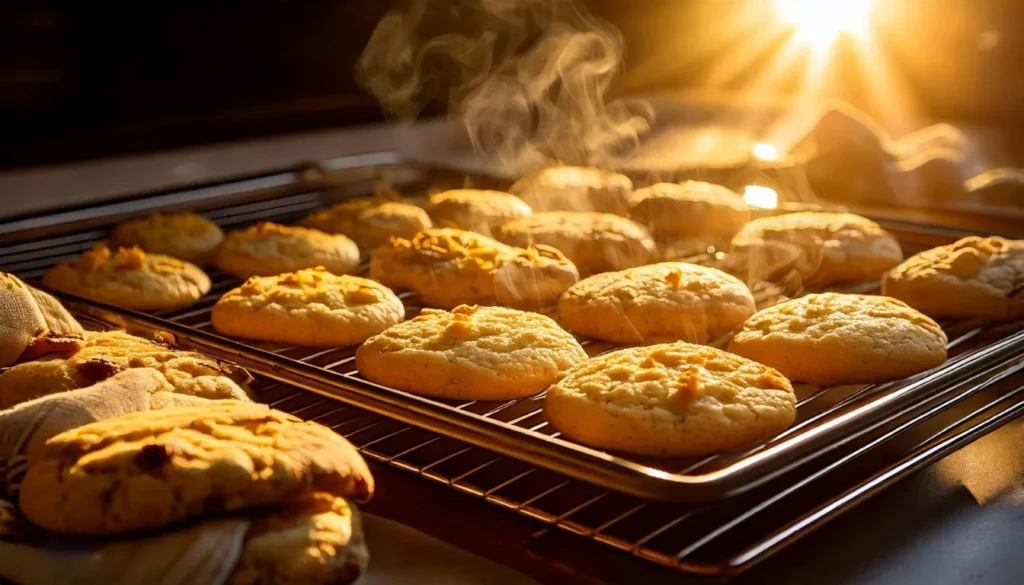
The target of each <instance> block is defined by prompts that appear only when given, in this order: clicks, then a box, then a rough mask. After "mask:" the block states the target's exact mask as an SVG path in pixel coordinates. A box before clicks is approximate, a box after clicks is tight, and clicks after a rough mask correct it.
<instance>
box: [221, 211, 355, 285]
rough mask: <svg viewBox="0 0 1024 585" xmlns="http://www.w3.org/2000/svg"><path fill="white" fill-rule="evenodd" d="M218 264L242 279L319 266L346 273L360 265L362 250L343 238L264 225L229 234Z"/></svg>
mask: <svg viewBox="0 0 1024 585" xmlns="http://www.w3.org/2000/svg"><path fill="white" fill-rule="evenodd" d="M214 263H215V264H216V265H217V268H219V269H221V270H222V271H224V272H227V273H228V274H231V275H234V276H237V277H239V278H249V277H250V276H273V275H275V274H281V273H283V272H295V271H296V270H302V269H303V268H315V267H317V266H323V267H324V268H326V269H327V270H328V271H330V272H333V273H335V274H344V273H346V272H350V271H351V270H352V269H354V268H355V267H356V266H357V265H358V264H359V248H358V247H357V246H356V244H355V242H353V241H352V240H350V239H348V238H347V237H345V236H342V235H338V234H325V233H324V232H322V231H320V230H314V229H309V228H304V227H293V226H284V225H280V224H276V223H267V222H264V223H258V224H256V225H254V226H252V227H250V228H248V229H245V230H240V231H234V232H231V233H230V234H228V236H227V238H225V239H224V243H222V244H221V245H220V247H219V248H217V253H216V256H215V259H214Z"/></svg>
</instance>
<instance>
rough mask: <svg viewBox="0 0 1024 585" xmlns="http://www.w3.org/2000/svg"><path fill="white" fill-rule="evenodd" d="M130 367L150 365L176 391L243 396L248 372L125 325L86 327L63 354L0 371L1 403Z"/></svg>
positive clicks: (70, 387) (63, 389) (80, 384)
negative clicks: (80, 341) (80, 340)
mask: <svg viewBox="0 0 1024 585" xmlns="http://www.w3.org/2000/svg"><path fill="white" fill-rule="evenodd" d="M132 368H154V369H156V370H158V371H159V372H161V373H162V374H163V375H164V377H166V379H167V381H168V383H170V385H171V386H172V387H173V388H174V391H175V392H177V393H179V394H188V395H192V396H199V397H202V398H233V399H236V400H247V399H248V398H247V396H246V394H245V391H244V390H243V389H242V388H241V387H240V386H239V384H241V385H246V384H248V381H249V375H248V374H247V373H246V372H245V370H242V369H240V368H236V367H234V366H229V365H226V364H223V363H221V362H218V361H216V360H214V359H212V358H209V357H206V356H204V355H202V354H198V353H192V352H185V351H174V350H171V349H168V348H166V347H163V346H160V345H157V344H155V343H152V342H150V341H147V340H145V339H142V338H141V337H135V336H134V335H129V334H127V333H125V332H124V331H105V332H101V333H95V332H87V333H86V334H85V345H84V346H83V347H82V349H81V350H79V351H78V352H77V353H75V354H74V355H72V356H71V357H69V358H67V359H62V358H60V357H56V356H48V357H46V358H43V359H40V360H37V361H33V362H25V363H22V364H18V365H16V366H13V367H11V368H8V369H7V370H6V371H4V373H3V374H0V408H9V407H11V406H14V405H15V404H19V403H21V402H25V401H28V400H32V399H33V398H38V397H40V396H46V395H48V394H55V393H57V392H66V391H68V390H75V389H77V388H86V387H88V386H92V385H93V384H96V383H98V382H102V381H103V380H106V379H107V378H110V377H112V376H113V375H115V374H117V373H118V372H121V371H124V370H128V369H132Z"/></svg>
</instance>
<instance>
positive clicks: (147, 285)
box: [43, 244, 210, 311]
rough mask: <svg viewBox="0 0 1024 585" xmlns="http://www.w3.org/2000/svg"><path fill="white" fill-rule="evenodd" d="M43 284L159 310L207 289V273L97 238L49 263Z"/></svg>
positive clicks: (112, 302) (194, 297)
mask: <svg viewBox="0 0 1024 585" xmlns="http://www.w3.org/2000/svg"><path fill="white" fill-rule="evenodd" d="M43 285H44V286H47V287H49V288H52V289H54V290H58V291H61V292H65V293H68V294H73V295H76V296H79V297H82V298H86V299H89V300H92V301H98V302H100V303H106V304H108V305H113V306H115V307H121V308H122V309H132V310H135V311H160V310H169V309H181V308H184V307H187V306H189V305H191V304H193V303H195V302H196V301H198V300H199V299H201V298H202V297H203V295H205V294H206V293H207V292H209V291H210V278H209V277H208V276H206V273H205V272H203V271H202V270H200V269H199V267H198V266H196V265H195V264H190V263H188V262H185V261H182V260H177V259H175V258H171V257H170V256H164V255H163V254H148V253H146V252H143V251H142V249H140V248H118V249H117V250H116V251H111V249H110V248H108V247H107V246H106V245H105V244H99V245H97V246H96V247H95V248H93V249H92V250H89V251H88V252H86V253H84V254H82V256H81V257H80V258H78V259H76V260H71V261H68V262H61V263H60V264H58V265H56V266H54V267H53V268H51V269H50V270H49V271H48V272H47V273H46V274H45V275H44V276H43Z"/></svg>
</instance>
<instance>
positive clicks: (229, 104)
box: [0, 0, 1024, 169]
mask: <svg viewBox="0 0 1024 585" xmlns="http://www.w3.org/2000/svg"><path fill="white" fill-rule="evenodd" d="M436 1H438V2H443V1H444V0H436ZM765 1H766V0H749V1H744V0H690V1H683V0H643V1H627V0H587V2H586V3H587V4H588V6H589V7H590V8H591V10H592V11H593V12H594V13H596V14H597V15H598V16H600V17H602V18H605V19H607V20H609V21H611V22H612V23H614V24H615V25H616V26H618V27H619V28H620V29H621V30H622V32H623V35H624V37H625V41H626V47H627V53H626V73H625V74H624V75H623V76H622V77H621V78H620V79H619V81H618V82H617V85H616V86H615V87H614V88H613V91H614V92H616V93H620V94H621V93H649V92H655V91H662V90H674V89H694V88H702V87H705V86H706V85H707V83H708V80H709V78H710V77H712V76H711V72H712V71H713V70H714V68H715V67H716V66H719V65H720V64H721V63H722V61H723V59H724V58H725V57H726V56H727V55H728V54H729V53H730V51H734V50H735V49H736V47H737V46H739V45H740V44H742V43H743V41H744V39H746V38H749V36H750V35H752V34H755V33H756V32H757V30H758V29H759V28H761V27H763V26H765V19H764V16H763V12H761V13H759V12H757V11H756V10H755V11H754V12H750V13H747V12H744V11H747V10H749V9H750V7H751V6H755V5H758V3H759V2H760V3H761V4H762V5H763V3H764V2H765ZM391 4H392V2H391V1H389V0H274V1H269V0H247V1H245V2H241V1H233V0H223V1H219V2H201V1H190V0H183V1H179V2H160V3H156V2H106V1H102V0H101V1H100V2H71V1H68V2H53V1H50V0H31V1H10V0H0V169H2V168H11V167H24V166H30V165H38V164H45V163H53V162H60V161H69V160H81V159H88V158H93V157H99V156H108V155H113V154H119V153H128V152H140V151H150V150H157V149H165V148H174V147H181V146H188V145H193V144H200V143H209V142H218V141H225V140H237V139H244V138H249V137H254V136H264V135H269V134H277V133H285V132H295V131H302V130H309V129H315V128H327V127H338V126H344V125H351V124H365V123H375V122H380V121H382V120H383V116H382V115H381V113H380V110H379V108H378V107H377V105H376V102H375V101H374V100H373V99H372V98H371V97H370V96H368V95H367V94H365V93H364V92H363V91H362V90H361V89H360V88H359V86H358V85H357V84H356V83H355V81H354V80H353V76H352V70H353V65H354V64H355V62H356V60H357V59H358V56H359V54H360V53H361V51H362V49H363V46H364V45H365V43H366V41H367V39H368V38H369V35H370V33H371V32H372V30H373V28H374V26H375V24H376V22H377V21H378V19H379V18H380V17H381V16H382V15H383V14H384V13H385V12H386V11H387V10H388V9H389V8H390V6H391ZM882 4H883V5H884V10H882V11H880V14H879V17H878V26H879V28H880V29H881V32H882V33H884V34H882V35H881V39H882V44H883V45H884V50H885V53H886V55H888V56H889V57H890V58H891V60H892V63H893V64H894V65H895V66H896V67H897V68H898V70H899V72H900V74H901V76H902V79H903V80H904V81H905V83H906V85H907V87H909V88H910V89H911V90H912V92H913V95H914V108H915V111H914V112H913V113H914V115H915V117H916V119H920V120H925V121H934V120H951V121H956V122H960V121H964V122H968V123H972V124H991V125H998V126H999V127H1001V128H1006V129H1007V131H1008V132H1010V131H1011V128H1013V127H1016V126H1018V125H1021V123H1022V121H1024V120H1022V118H1024V116H1022V114H1021V107H1020V106H1021V105H1022V102H1024V97H1022V96H1024V93H1022V92H1021V91H1020V90H1019V89H1020V88H1019V87H1018V85H1019V83H1018V77H1019V71H1020V66H1021V64H1022V63H1021V62H1022V57H1024V45H1022V43H1021V42H1020V41H1019V40H1017V39H1018V38H1019V36H1020V35H1019V34H1017V29H1019V28H1020V27H1021V25H1020V21H1021V20H1022V17H1024V5H1022V4H1020V3H1017V2H1014V0H971V1H967V0H889V1H888V2H884V1H883V2H882ZM762 8H763V6H762ZM741 14H746V16H741ZM784 41H785V39H784V38H780V39H778V42H779V43H782V42H784ZM765 66H766V62H765V61H763V60H754V61H752V62H751V63H750V64H749V66H744V67H743V68H742V70H741V74H740V75H738V76H736V77H735V78H734V79H732V80H730V81H729V82H728V83H726V84H725V85H724V86H723V87H719V88H717V89H720V90H730V91H732V90H737V91H743V90H744V88H745V87H747V86H748V85H749V83H750V81H751V79H752V78H753V77H754V76H755V75H756V73H757V72H758V71H759V70H760V69H761V68H763V67H765ZM794 67H796V66H794ZM833 70H834V71H838V72H839V73H837V74H834V75H833V76H832V77H830V78H829V79H827V80H826V84H827V86H828V87H829V89H830V91H831V93H832V94H833V95H834V96H835V97H839V98H842V99H845V100H847V101H850V102H852V103H854V104H855V105H858V106H859V107H862V108H864V109H866V110H869V111H870V110H871V109H872V108H873V107H877V106H878V104H874V103H872V100H871V99H870V96H871V95H872V92H873V91H874V90H875V82H876V80H875V79H873V78H872V74H871V73H870V72H865V71H864V70H863V69H862V67H861V66H859V65H858V64H857V63H856V62H854V61H852V60H844V59H842V58H841V57H840V58H838V59H837V65H836V66H835V67H833ZM794 71H797V70H796V69H794ZM798 78H799V76H798V75H796V74H795V73H794V74H792V75H789V76H788V77H787V75H786V74H785V73H784V74H783V75H781V77H780V79H781V80H782V82H781V86H780V87H778V88H776V89H778V90H781V91H786V90H791V89H792V88H793V87H795V85H796V84H797V83H798V81H799V79H798ZM442 109H443V108H442V107H441V106H440V105H438V104H435V105H434V107H432V108H430V109H429V110H428V111H427V114H438V113H440V112H441V111H442ZM915 123H916V120H915Z"/></svg>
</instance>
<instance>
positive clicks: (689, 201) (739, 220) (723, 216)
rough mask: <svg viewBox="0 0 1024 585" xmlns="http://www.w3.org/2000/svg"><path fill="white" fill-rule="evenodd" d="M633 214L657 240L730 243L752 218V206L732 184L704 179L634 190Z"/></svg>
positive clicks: (631, 212) (632, 216)
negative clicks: (693, 239)
mask: <svg viewBox="0 0 1024 585" xmlns="http://www.w3.org/2000/svg"><path fill="white" fill-rule="evenodd" d="M632 201H633V206H632V208H631V209H630V212H629V214H630V217H631V218H632V219H633V220H634V221H636V222H637V223H639V224H641V225H643V226H645V227H646V228H647V229H648V230H649V231H650V232H651V235H653V236H654V238H655V239H656V240H658V239H663V238H700V239H704V240H708V241H711V242H723V241H724V242H728V241H729V240H730V239H731V238H732V237H733V236H734V235H736V232H738V231H740V228H742V227H743V226H744V225H746V223H747V222H748V221H750V209H749V208H748V207H747V204H746V203H745V202H744V201H743V198H742V197H740V196H739V195H737V194H736V193H735V192H733V191H732V190H731V189H729V188H728V187H723V186H721V185H715V184H712V183H705V182H703V181H684V182H682V183H657V184H655V185H651V186H650V187H645V188H643V189H637V190H636V191H635V192H634V193H633V200H632Z"/></svg>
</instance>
